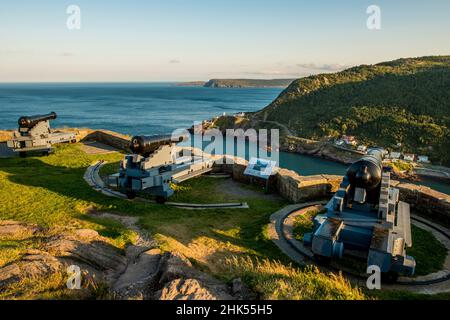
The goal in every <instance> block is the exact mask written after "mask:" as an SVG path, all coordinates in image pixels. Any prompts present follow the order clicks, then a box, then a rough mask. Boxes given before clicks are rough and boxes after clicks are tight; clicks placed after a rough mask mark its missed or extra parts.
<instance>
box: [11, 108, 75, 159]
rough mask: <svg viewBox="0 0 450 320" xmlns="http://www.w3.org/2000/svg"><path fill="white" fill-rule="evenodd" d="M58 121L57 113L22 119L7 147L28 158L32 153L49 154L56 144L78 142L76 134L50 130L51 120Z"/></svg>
mask: <svg viewBox="0 0 450 320" xmlns="http://www.w3.org/2000/svg"><path fill="white" fill-rule="evenodd" d="M53 119H56V113H55V112H51V113H49V114H44V115H35V116H29V117H20V118H19V120H18V124H19V129H18V130H17V131H15V132H14V137H13V138H12V139H11V140H9V141H8V142H7V146H8V147H9V148H11V149H12V150H13V151H14V152H19V154H20V156H22V157H23V156H26V153H27V152H30V151H41V152H43V153H44V154H48V153H49V152H50V151H51V150H52V145H53V144H56V143H68V142H71V143H72V142H76V137H75V134H74V133H70V132H69V133H64V132H55V131H52V130H51V129H50V123H49V121H50V120H53Z"/></svg>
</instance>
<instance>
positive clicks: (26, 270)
mask: <svg viewBox="0 0 450 320" xmlns="http://www.w3.org/2000/svg"><path fill="white" fill-rule="evenodd" d="M61 268H62V264H61V262H60V261H59V260H58V259H56V258H55V257H53V256H51V255H50V254H48V253H46V252H42V251H38V250H32V251H30V252H29V254H26V255H25V256H24V257H22V259H20V260H19V261H16V262H13V263H10V264H8V265H6V266H4V267H2V268H0V289H3V288H5V287H6V286H8V285H10V284H12V283H13V282H19V281H21V280H23V279H27V278H28V279H36V278H43V277H46V276H49V275H50V274H53V273H56V272H58V271H59V270H60V269H61Z"/></svg>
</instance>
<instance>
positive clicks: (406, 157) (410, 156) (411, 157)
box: [403, 153, 416, 162]
mask: <svg viewBox="0 0 450 320" xmlns="http://www.w3.org/2000/svg"><path fill="white" fill-rule="evenodd" d="M403 160H405V161H411V162H414V160H416V155H415V154H412V153H405V154H404V155H403Z"/></svg>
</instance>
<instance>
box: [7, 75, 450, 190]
mask: <svg viewBox="0 0 450 320" xmlns="http://www.w3.org/2000/svg"><path fill="white" fill-rule="evenodd" d="M281 91H282V89H280V88H252V89H248V88H220V89H215V88H203V87H184V86H177V85H176V84H175V83H63V84H61V83H58V84H56V83H45V84H0V114H1V116H0V129H16V128H17V119H18V118H19V117H20V116H23V115H34V114H44V113H48V112H51V111H55V112H56V113H57V114H58V118H57V119H56V120H54V121H52V123H51V125H52V127H54V128H56V127H65V126H67V127H77V128H83V127H85V128H86V127H87V128H93V129H108V130H112V131H116V132H120V133H124V134H129V135H154V134H170V133H172V131H173V130H175V129H180V128H181V129H182V128H188V127H190V126H192V125H193V124H194V122H195V121H202V120H206V119H211V118H213V117H215V116H219V115H222V114H223V113H226V114H234V113H237V112H252V111H257V110H260V109H261V108H263V107H265V106H267V105H268V104H269V103H270V102H271V101H273V100H274V99H275V98H276V97H277V96H278V95H279V94H280V93H281ZM280 166H281V167H284V168H287V169H290V170H294V171H296V172H298V173H299V174H301V175H314V174H321V173H323V174H338V175H343V174H345V171H346V168H347V167H346V166H344V165H342V164H339V163H335V162H331V161H326V160H323V159H319V158H312V157H308V156H303V155H298V154H289V153H283V152H282V153H280ZM421 183H422V184H424V185H427V186H430V187H432V188H434V189H436V190H439V191H441V192H445V193H447V194H450V185H448V184H446V183H441V182H437V181H432V180H424V181H422V182H421Z"/></svg>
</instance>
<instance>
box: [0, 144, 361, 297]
mask: <svg viewBox="0 0 450 320" xmlns="http://www.w3.org/2000/svg"><path fill="white" fill-rule="evenodd" d="M122 157H123V155H121V154H119V153H113V154H106V155H87V154H85V153H84V152H83V151H81V150H80V146H79V145H78V144H75V145H63V146H59V147H58V148H56V152H55V154H53V155H50V156H48V157H30V158H25V159H21V158H14V159H0V219H1V220H7V219H11V220H18V221H26V222H30V223H36V224H39V225H41V226H43V227H46V228H47V229H46V233H47V234H48V235H51V234H56V233H59V232H61V231H65V230H70V229H76V228H92V229H95V230H97V231H98V232H99V233H100V234H101V235H103V236H105V237H107V238H108V239H109V240H110V241H111V243H112V244H114V245H116V246H117V247H119V248H123V247H124V246H125V245H126V244H128V243H132V242H133V241H134V237H135V234H134V233H133V232H132V231H130V230H128V229H126V228H125V227H124V226H123V225H121V224H119V223H117V222H115V221H111V220H107V219H99V218H93V217H90V216H89V215H88V214H87V213H86V212H87V209H89V208H95V209H96V210H99V211H108V212H113V213H118V214H127V215H133V216H137V217H139V224H140V226H141V227H142V228H143V229H145V230H147V231H148V232H149V233H150V234H151V236H152V237H154V238H155V239H156V240H158V242H159V245H160V247H161V248H162V249H163V250H167V251H172V250H176V251H179V252H181V253H182V254H184V255H185V256H187V257H188V258H189V259H190V260H191V261H192V262H193V263H194V265H195V266H196V267H198V268H200V269H202V270H204V271H206V272H209V273H211V274H213V275H215V276H217V277H219V278H221V279H223V280H224V281H230V280H232V279H234V278H236V277H242V278H243V279H245V281H246V282H247V283H249V284H250V285H251V287H252V288H253V289H254V290H255V291H256V292H257V293H258V295H259V297H260V298H263V299H281V298H283V299H364V298H366V295H365V294H363V293H362V291H361V290H360V289H357V288H353V287H352V286H351V285H350V284H349V283H348V282H347V281H346V280H345V279H344V278H343V277H335V276H330V275H327V274H324V273H321V272H319V271H318V270H315V269H303V268H301V267H299V266H295V265H292V264H291V263H290V261H288V259H287V258H286V257H285V256H284V255H283V254H282V253H281V252H280V251H279V250H278V248H277V247H276V246H275V245H274V244H273V243H272V241H270V240H269V239H268V237H267V225H268V223H269V217H270V215H271V214H272V213H273V212H275V211H277V210H278V209H279V208H281V207H282V206H284V205H286V202H285V201H284V200H281V199H278V198H276V197H273V196H267V197H266V196H264V195H263V194H262V192H260V191H259V190H256V189H255V188H253V187H249V186H243V185H241V184H236V185H234V186H230V184H229V180H228V182H227V181H226V180H223V179H214V178H208V177H199V178H196V179H192V180H189V181H186V182H185V183H183V184H182V185H181V186H180V188H177V192H176V194H175V196H174V197H173V198H172V199H171V200H173V201H186V202H197V203H201V202H203V203H213V202H214V203H217V202H241V201H245V202H247V203H248V204H249V206H250V209H212V210H184V209H179V208H173V207H170V206H164V205H156V204H143V203H139V202H130V201H125V200H122V199H116V198H110V197H107V196H104V195H102V194H100V193H98V192H96V191H94V190H92V189H91V188H90V187H89V186H88V185H87V184H86V182H85V181H84V180H83V174H84V172H85V170H86V168H87V167H88V166H89V165H90V164H91V163H92V162H93V161H94V160H99V159H102V160H107V161H108V162H110V164H109V165H107V166H105V167H104V168H103V170H102V175H104V174H107V173H112V172H115V171H116V170H117V169H116V168H117V162H118V161H119V160H121V158H122ZM40 241H42V240H40V239H31V240H26V241H10V240H9V241H0V266H3V265H5V264H7V263H8V262H11V261H14V260H16V259H17V258H19V257H20V256H21V254H23V252H24V251H25V250H26V249H28V248H39V247H40ZM51 283H52V287H51V288H49V289H51V290H54V287H55V283H54V281H53V282H51ZM61 285H63V282H62V283H61ZM39 286H40V287H39V288H41V287H42V286H43V285H42V283H41V284H39ZM35 296H45V297H52V295H51V292H50V293H46V292H45V286H44V287H43V289H40V290H39V294H37V293H36V295H35Z"/></svg>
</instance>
